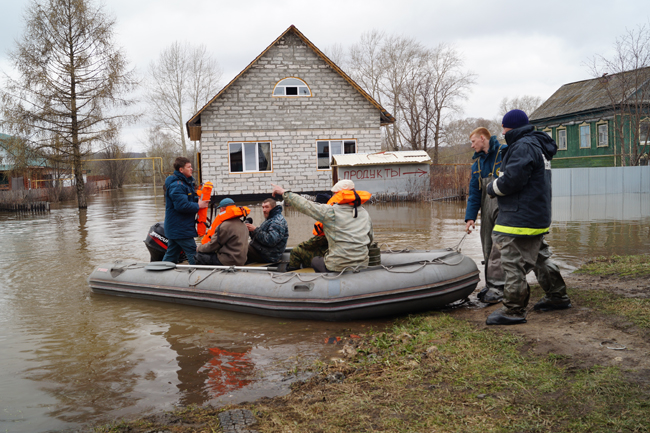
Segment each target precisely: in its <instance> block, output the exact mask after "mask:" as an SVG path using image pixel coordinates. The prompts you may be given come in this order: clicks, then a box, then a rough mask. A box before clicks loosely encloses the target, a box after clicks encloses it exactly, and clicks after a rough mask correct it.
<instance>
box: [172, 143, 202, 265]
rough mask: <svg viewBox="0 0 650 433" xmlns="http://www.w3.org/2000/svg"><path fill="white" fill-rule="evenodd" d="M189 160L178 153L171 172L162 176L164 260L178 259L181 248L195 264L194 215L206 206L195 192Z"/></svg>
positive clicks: (191, 262)
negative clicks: (165, 249) (164, 178)
mask: <svg viewBox="0 0 650 433" xmlns="http://www.w3.org/2000/svg"><path fill="white" fill-rule="evenodd" d="M192 172H193V169H192V163H191V162H190V160H189V159H187V158H185V157H182V156H179V157H178V158H176V160H175V161H174V174H172V175H171V176H168V177H167V179H166V180H165V187H164V189H165V236H167V239H168V243H167V252H166V253H165V256H164V257H163V261H165V262H174V263H176V262H177V261H178V257H179V255H180V253H181V251H184V252H185V255H186V256H187V261H188V262H189V263H190V264H191V265H193V264H195V261H194V255H195V254H196V242H195V241H194V238H195V237H196V236H197V233H196V223H195V217H196V213H197V212H198V211H199V209H203V208H206V207H208V203H209V202H208V201H207V200H199V197H198V196H197V195H196V188H195V186H194V178H193V177H192Z"/></svg>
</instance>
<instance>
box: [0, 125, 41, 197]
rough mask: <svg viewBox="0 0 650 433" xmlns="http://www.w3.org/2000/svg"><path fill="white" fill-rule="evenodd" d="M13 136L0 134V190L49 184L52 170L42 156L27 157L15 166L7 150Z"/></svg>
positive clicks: (39, 186)
mask: <svg viewBox="0 0 650 433" xmlns="http://www.w3.org/2000/svg"><path fill="white" fill-rule="evenodd" d="M14 140H16V138H15V137H12V136H11V135H7V134H0V190H22V189H35V188H47V187H49V186H51V182H52V170H51V169H50V168H49V167H48V164H47V161H46V160H45V159H44V158H27V159H26V160H24V161H22V162H21V164H20V167H17V164H16V161H15V160H14V158H13V157H12V156H11V154H10V153H9V152H8V151H7V148H8V147H10V143H11V142H12V141H14Z"/></svg>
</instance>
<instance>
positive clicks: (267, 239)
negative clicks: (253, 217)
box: [246, 198, 289, 263]
mask: <svg viewBox="0 0 650 433" xmlns="http://www.w3.org/2000/svg"><path fill="white" fill-rule="evenodd" d="M262 213H264V218H265V220H264V222H263V223H262V224H260V226H259V227H255V226H254V225H253V224H250V223H246V227H248V231H249V235H250V237H251V243H250V244H248V261H247V263H275V262H279V261H280V259H281V258H282V253H284V250H285V248H286V247H287V241H288V240H289V226H288V225H287V220H285V219H284V217H283V216H282V206H280V205H279V204H277V203H276V201H275V200H273V199H272V198H267V199H266V200H264V201H263V202H262Z"/></svg>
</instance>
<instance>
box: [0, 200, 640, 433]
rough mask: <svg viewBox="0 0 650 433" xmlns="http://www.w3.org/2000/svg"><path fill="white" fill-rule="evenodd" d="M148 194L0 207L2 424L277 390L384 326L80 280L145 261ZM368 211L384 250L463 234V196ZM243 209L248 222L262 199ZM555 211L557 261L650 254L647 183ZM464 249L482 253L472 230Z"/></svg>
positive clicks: (100, 416) (154, 215) (36, 426)
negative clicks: (212, 304)
mask: <svg viewBox="0 0 650 433" xmlns="http://www.w3.org/2000/svg"><path fill="white" fill-rule="evenodd" d="M156 193H157V194H156ZM156 193H154V190H153V188H135V187H132V188H126V189H124V190H120V191H105V192H101V193H99V194H97V195H95V196H93V197H91V198H90V199H89V203H88V204H89V207H88V209H87V210H83V211H79V210H78V209H77V208H76V206H75V204H74V203H69V204H64V205H59V206H56V207H53V209H52V211H51V212H50V213H48V214H41V215H16V214H10V213H0V275H1V276H2V278H1V279H0V323H1V325H0V329H1V332H0V342H1V343H2V349H3V350H2V351H1V352H0V362H1V365H2V371H0V432H5V431H6V432H25V433H27V432H47V431H59V430H66V429H69V430H74V429H75V428H79V427H80V426H81V425H83V424H87V423H98V422H108V421H111V420H113V419H117V418H121V417H129V416H135V415H138V414H146V413H147V412H157V411H160V410H168V409H172V408H173V407H174V405H186V404H204V403H211V404H215V405H218V404H222V403H230V402H240V401H245V400H249V401H250V400H254V399H256V398H258V397H260V396H273V395H278V394H283V393H285V392H286V391H287V385H288V383H289V381H287V380H285V379H286V378H287V377H290V376H287V374H286V373H287V372H289V371H291V370H292V369H293V368H294V367H296V366H298V365H305V364H306V363H310V362H311V361H313V360H315V359H327V358H329V357H331V356H336V354H337V353H336V351H337V350H338V349H339V347H337V346H335V345H331V344H325V340H326V339H327V338H328V337H331V336H339V335H349V334H354V333H362V332H366V331H367V330H368V329H370V328H371V327H374V328H381V327H383V326H385V325H386V324H388V323H390V321H389V320H388V319H386V320H376V321H365V322H349V323H327V322H310V321H298V320H286V319H278V318H267V317H261V316H252V315H246V314H238V313H232V312H226V311H220V310H212V309H206V308H198V307H191V306H185V305H175V304H167V303H162V302H154V301H146V300H138V299H128V298H117V297H111V296H104V295H96V294H92V293H91V292H90V290H89V288H88V284H87V282H86V278H87V277H88V275H89V274H90V272H91V271H92V270H93V269H94V268H95V267H96V266H98V265H100V264H102V263H108V262H111V261H114V260H117V259H135V260H139V261H149V254H148V251H147V249H146V248H145V246H144V243H143V240H144V238H145V236H146V233H147V230H148V228H149V227H150V226H151V225H152V224H154V223H155V222H157V221H162V220H163V218H164V202H163V198H162V190H161V189H160V188H159V189H158V190H157V191H156ZM366 208H367V209H368V211H369V212H370V214H371V216H372V219H373V226H374V230H375V239H376V240H377V241H379V242H380V243H384V244H386V245H384V246H383V248H384V249H385V248H386V246H389V247H393V248H403V247H414V248H441V247H451V246H454V245H456V244H458V243H459V242H460V241H461V239H463V235H464V233H463V228H464V222H463V218H464V213H465V204H464V203H455V202H451V203H446V202H434V203H403V204H375V205H370V206H366ZM251 216H252V217H253V220H254V223H255V224H256V225H258V224H259V223H260V222H261V221H262V220H263V216H262V211H261V207H260V206H258V205H255V206H252V215H251ZM285 217H286V218H287V220H288V222H289V231H290V238H289V246H294V245H296V244H298V243H299V242H302V241H303V240H306V239H308V238H309V237H311V230H312V226H313V221H312V220H311V219H310V218H308V217H306V216H304V215H302V214H299V213H297V212H296V211H294V210H293V209H287V210H285ZM553 219H554V223H553V228H552V231H551V234H550V235H549V236H548V237H547V240H548V241H549V244H550V245H551V248H552V250H553V252H554V253H555V260H556V262H557V263H558V264H559V265H560V267H561V268H562V270H563V272H570V271H571V270H573V269H575V267H577V266H579V265H580V264H581V263H582V262H583V261H584V260H585V259H587V258H589V257H593V256H598V255H609V254H639V253H648V252H650V194H628V195H617V196H588V197H578V198H574V199H569V198H566V197H562V198H559V199H556V200H554V202H553ZM462 251H463V253H464V254H466V255H468V256H469V257H471V258H473V259H474V260H476V261H477V262H479V263H480V260H481V248H480V240H479V237H478V232H476V233H473V234H472V235H469V236H467V237H466V238H465V240H464V242H463V243H462ZM479 267H480V266H479Z"/></svg>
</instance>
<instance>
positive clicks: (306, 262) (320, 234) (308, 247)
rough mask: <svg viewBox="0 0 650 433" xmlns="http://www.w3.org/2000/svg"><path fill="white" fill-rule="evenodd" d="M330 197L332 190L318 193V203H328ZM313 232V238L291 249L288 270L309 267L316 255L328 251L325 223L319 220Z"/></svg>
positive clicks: (319, 255)
mask: <svg viewBox="0 0 650 433" xmlns="http://www.w3.org/2000/svg"><path fill="white" fill-rule="evenodd" d="M330 198H332V193H331V192H326V193H318V194H316V203H321V204H327V202H328V201H329V199H330ZM312 233H313V235H314V236H313V237H312V238H310V239H308V240H306V241H305V242H302V243H300V244H298V245H297V246H295V247H293V248H292V249H291V254H290V255H289V264H288V265H287V271H289V272H291V271H295V270H298V269H300V268H301V267H302V268H309V267H311V261H312V260H313V258H314V257H323V256H325V254H326V253H327V248H328V244H327V237H325V231H324V230H323V223H321V222H320V221H317V222H316V224H314V230H313V232H312Z"/></svg>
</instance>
